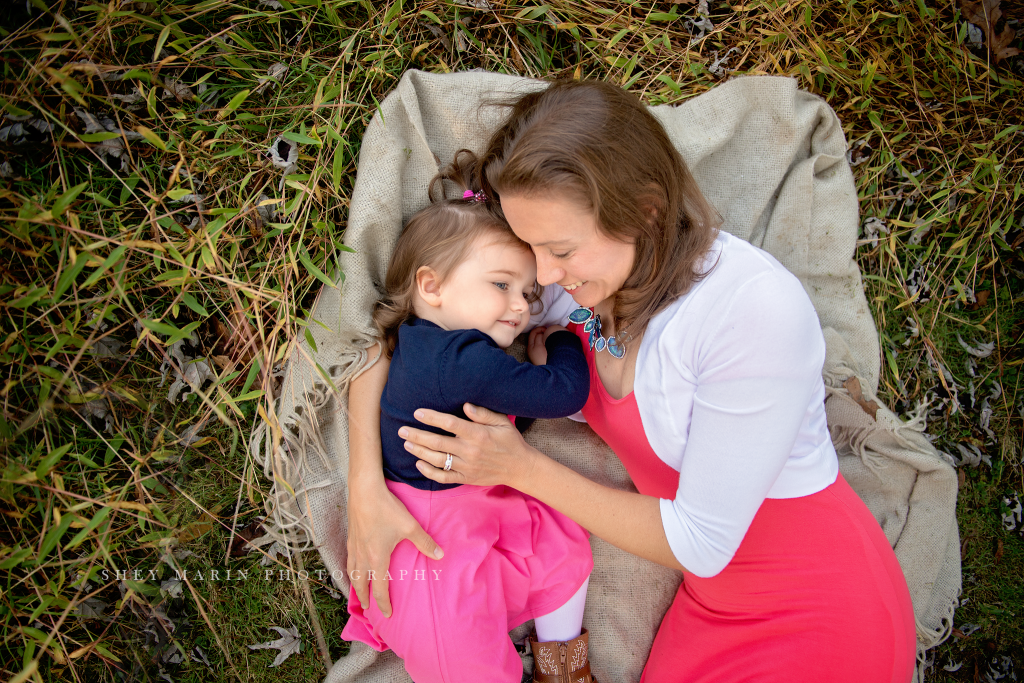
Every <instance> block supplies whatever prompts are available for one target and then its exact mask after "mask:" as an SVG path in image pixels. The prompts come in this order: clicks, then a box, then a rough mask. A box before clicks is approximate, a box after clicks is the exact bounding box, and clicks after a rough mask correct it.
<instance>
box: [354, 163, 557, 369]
mask: <svg viewBox="0 0 1024 683" xmlns="http://www.w3.org/2000/svg"><path fill="white" fill-rule="evenodd" d="M477 170H478V161H477V158H476V155H474V154H473V153H472V152H470V151H469V150H460V151H459V152H457V153H456V154H455V160H454V161H453V162H452V163H451V165H449V166H448V167H447V168H445V169H444V170H442V171H441V172H440V173H438V174H437V175H436V176H435V177H434V179H433V180H431V181H430V187H429V189H428V193H429V196H430V204H429V205H428V206H427V207H426V208H424V209H422V210H420V211H418V212H416V214H414V215H413V217H412V218H410V219H409V221H408V222H407V223H406V224H405V227H404V228H403V229H402V234H401V235H399V237H398V243H397V244H396V245H395V251H394V253H393V254H392V255H391V262H390V263H389V264H388V270H387V275H386V276H385V278H384V289H385V294H384V298H382V299H381V300H380V301H378V302H377V304H376V306H374V309H373V322H374V324H375V325H376V327H377V330H378V331H379V332H380V334H381V337H382V338H383V339H384V349H385V353H386V354H387V357H388V358H391V356H392V354H393V353H394V351H395V347H396V346H397V344H398V329H399V327H401V325H402V323H404V322H405V321H406V320H409V319H410V318H414V317H415V316H416V312H415V310H414V308H413V301H414V300H415V294H416V271H417V270H419V269H420V268H421V267H423V266H429V267H430V268H433V269H434V271H435V272H437V275H438V277H439V278H440V281H441V282H442V283H443V282H444V281H445V280H446V279H447V278H448V276H449V275H451V273H452V271H454V270H455V268H456V267H458V265H459V264H460V263H462V262H463V261H465V260H466V258H467V257H468V255H469V249H470V247H471V246H472V245H473V244H474V242H475V241H476V239H477V238H478V237H480V236H482V235H484V234H487V235H488V236H493V237H495V238H497V239H498V240H501V241H503V242H505V243H507V244H509V245H512V246H516V247H521V248H522V249H526V250H529V249H530V245H528V244H527V243H526V242H523V241H522V240H520V239H519V238H518V237H516V235H515V233H514V232H512V229H511V228H509V227H508V224H507V223H505V221H504V219H502V218H501V217H500V215H499V214H497V213H496V212H495V211H494V210H493V207H491V206H490V205H491V204H493V201H492V200H489V199H488V198H487V197H486V196H485V195H483V194H478V193H480V189H481V188H480V182H479V173H478V172H477ZM445 181H448V182H449V183H450V184H452V185H454V186H455V187H457V188H459V190H458V198H451V199H450V198H448V196H447V191H446V188H445ZM466 190H469V191H470V192H473V193H475V194H474V196H473V197H471V198H466V199H464V198H462V195H463V194H464V193H465V191H466ZM539 299H540V290H539V288H537V287H536V286H535V288H534V293H533V295H532V296H531V297H530V298H529V301H530V304H531V309H533V308H534V306H535V305H536V304H539Z"/></svg>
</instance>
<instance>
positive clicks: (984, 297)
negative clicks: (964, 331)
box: [967, 289, 992, 311]
mask: <svg viewBox="0 0 1024 683" xmlns="http://www.w3.org/2000/svg"><path fill="white" fill-rule="evenodd" d="M990 294H992V292H991V291H989V290H987V289H986V290H984V291H981V292H978V293H977V301H975V302H974V303H973V304H971V305H970V306H968V307H967V310H968V311H976V310H978V309H979V308H983V307H984V306H985V304H987V303H988V297H989V295H990Z"/></svg>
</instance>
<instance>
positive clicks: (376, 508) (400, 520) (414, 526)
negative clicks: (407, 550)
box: [347, 479, 444, 617]
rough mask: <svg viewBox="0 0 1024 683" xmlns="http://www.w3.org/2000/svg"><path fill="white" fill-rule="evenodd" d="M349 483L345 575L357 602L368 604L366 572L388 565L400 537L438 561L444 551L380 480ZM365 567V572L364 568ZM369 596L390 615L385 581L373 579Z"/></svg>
mask: <svg viewBox="0 0 1024 683" xmlns="http://www.w3.org/2000/svg"><path fill="white" fill-rule="evenodd" d="M383 481H384V480H383V479H381V480H380V483H371V482H369V481H367V482H349V498H348V563H347V569H348V575H349V579H350V580H351V581H352V587H353V588H355V591H356V597H358V598H359V604H360V605H362V606H363V608H364V609H366V608H367V607H368V606H369V604H370V600H369V588H368V584H369V583H370V573H369V572H373V575H374V576H375V577H383V576H384V575H385V574H386V573H387V571H388V566H389V565H390V564H391V552H392V551H393V550H394V549H395V546H396V545H398V544H399V543H400V542H401V541H403V540H409V541H411V542H412V544H413V545H415V546H416V548H417V549H418V550H419V551H420V552H421V553H423V554H424V555H426V556H427V557H433V558H435V559H438V560H440V559H441V558H442V557H443V556H444V552H442V550H441V549H440V548H439V547H437V544H436V543H434V540H433V539H432V538H430V536H428V535H427V532H426V531H424V530H423V527H422V526H420V524H419V522H417V521H416V520H415V519H414V518H413V516H412V515H411V514H409V511H408V510H407V509H406V507H405V505H403V504H402V502H401V501H400V500H398V498H396V497H395V495H394V494H393V493H391V491H389V490H388V488H387V486H386V485H385V484H384V483H383ZM367 570H369V571H367ZM373 598H374V599H375V600H376V601H377V607H378V608H380V611H381V613H382V614H383V615H384V616H386V617H390V616H391V598H390V596H389V595H388V582H387V581H385V580H383V579H377V580H375V581H374V582H373Z"/></svg>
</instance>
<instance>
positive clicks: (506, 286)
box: [493, 282, 508, 292]
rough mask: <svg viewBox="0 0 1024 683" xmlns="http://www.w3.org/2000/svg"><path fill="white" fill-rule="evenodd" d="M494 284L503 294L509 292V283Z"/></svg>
mask: <svg viewBox="0 0 1024 683" xmlns="http://www.w3.org/2000/svg"><path fill="white" fill-rule="evenodd" d="M493 284H494V286H495V287H497V288H498V289H500V290H501V291H503V292H504V291H507V290H508V283H507V282H495V283H493Z"/></svg>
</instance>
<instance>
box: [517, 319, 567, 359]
mask: <svg viewBox="0 0 1024 683" xmlns="http://www.w3.org/2000/svg"><path fill="white" fill-rule="evenodd" d="M559 330H565V328H564V327H562V326H561V325H548V326H547V327H535V328H533V331H532V332H530V339H529V342H528V343H527V345H526V355H527V356H529V357H530V362H531V363H533V364H534V365H544V364H545V363H547V362H548V349H547V347H546V346H544V342H546V341H547V340H548V337H550V336H551V335H552V334H553V333H555V332H558V331H559ZM566 331H568V330H566Z"/></svg>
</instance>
